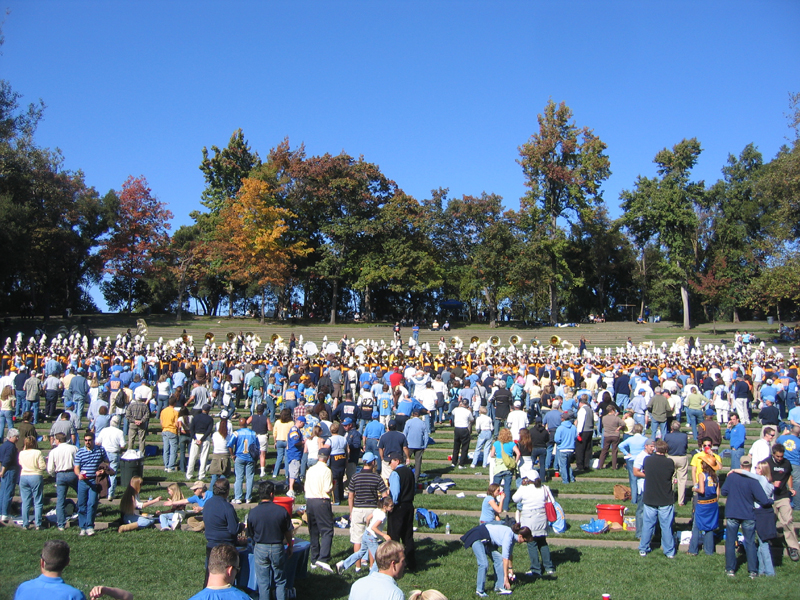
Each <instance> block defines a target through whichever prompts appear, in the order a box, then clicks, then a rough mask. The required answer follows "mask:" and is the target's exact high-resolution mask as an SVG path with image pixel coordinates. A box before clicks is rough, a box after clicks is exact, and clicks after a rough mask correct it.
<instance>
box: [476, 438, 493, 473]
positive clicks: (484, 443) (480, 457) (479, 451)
mask: <svg viewBox="0 0 800 600" xmlns="http://www.w3.org/2000/svg"><path fill="white" fill-rule="evenodd" d="M491 446H492V432H491V431H489V430H488V429H487V430H485V431H481V432H480V433H479V434H478V441H477V442H475V452H473V453H472V466H473V467H477V466H478V463H479V462H480V463H481V467H485V466H486V463H487V459H486V454H487V453H488V452H489V448H490V447H491Z"/></svg>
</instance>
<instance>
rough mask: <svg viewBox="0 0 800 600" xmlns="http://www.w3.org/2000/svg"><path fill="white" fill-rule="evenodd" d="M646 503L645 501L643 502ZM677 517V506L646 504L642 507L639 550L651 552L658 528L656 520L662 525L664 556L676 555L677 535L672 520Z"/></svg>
mask: <svg viewBox="0 0 800 600" xmlns="http://www.w3.org/2000/svg"><path fill="white" fill-rule="evenodd" d="M642 504H644V503H642ZM674 518H675V507H674V506H673V505H672V504H669V505H667V506H650V505H649V504H644V508H643V509H642V538H641V540H639V552H650V540H651V539H653V533H654V532H655V530H656V522H658V524H659V525H661V549H662V550H664V556H674V555H675V536H674V534H673V532H672V522H673V520H674Z"/></svg>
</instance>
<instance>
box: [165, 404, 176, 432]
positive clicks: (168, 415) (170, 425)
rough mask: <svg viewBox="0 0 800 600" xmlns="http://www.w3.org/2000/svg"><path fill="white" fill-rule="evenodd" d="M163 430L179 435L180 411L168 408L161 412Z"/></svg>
mask: <svg viewBox="0 0 800 600" xmlns="http://www.w3.org/2000/svg"><path fill="white" fill-rule="evenodd" d="M161 430H162V431H166V432H168V433H174V434H176V435H177V434H178V411H177V410H175V409H174V408H173V407H172V406H167V407H166V408H165V409H164V410H162V411H161Z"/></svg>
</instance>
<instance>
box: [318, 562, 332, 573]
mask: <svg viewBox="0 0 800 600" xmlns="http://www.w3.org/2000/svg"><path fill="white" fill-rule="evenodd" d="M317 566H318V567H319V568H320V569H322V570H323V571H327V572H328V573H333V568H332V567H331V566H330V565H329V564H328V563H326V562H322V561H321V560H318V561H317Z"/></svg>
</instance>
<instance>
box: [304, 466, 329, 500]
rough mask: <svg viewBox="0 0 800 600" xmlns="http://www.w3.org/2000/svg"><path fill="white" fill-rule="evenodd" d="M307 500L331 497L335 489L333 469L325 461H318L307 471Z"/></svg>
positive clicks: (305, 486) (305, 487)
mask: <svg viewBox="0 0 800 600" xmlns="http://www.w3.org/2000/svg"><path fill="white" fill-rule="evenodd" d="M304 489H305V496H306V500H309V499H312V498H316V499H330V497H331V491H333V478H332V477H331V470H330V469H329V468H328V465H326V464H325V463H324V462H317V464H315V465H314V466H313V467H309V469H308V470H307V471H306V481H305V485H304Z"/></svg>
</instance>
